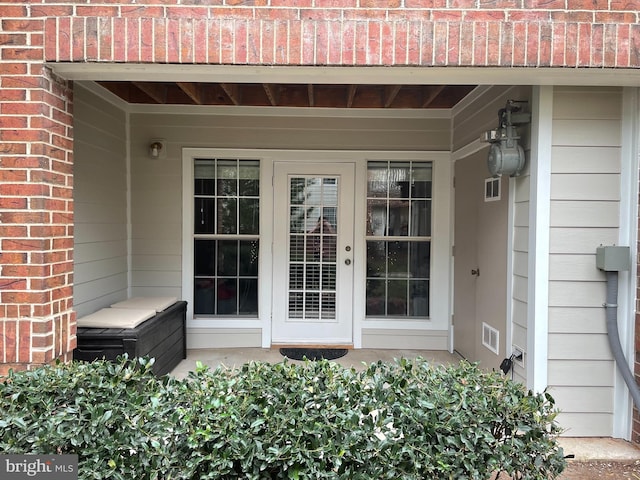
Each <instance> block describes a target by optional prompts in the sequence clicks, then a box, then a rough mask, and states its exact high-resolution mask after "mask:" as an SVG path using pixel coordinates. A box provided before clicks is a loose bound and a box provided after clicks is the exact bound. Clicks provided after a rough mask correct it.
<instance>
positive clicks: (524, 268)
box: [513, 251, 529, 277]
mask: <svg viewBox="0 0 640 480" xmlns="http://www.w3.org/2000/svg"><path fill="white" fill-rule="evenodd" d="M528 270H529V258H528V255H527V253H526V252H521V251H516V252H514V253H513V274H514V275H518V276H520V277H526V276H527V275H528Z"/></svg>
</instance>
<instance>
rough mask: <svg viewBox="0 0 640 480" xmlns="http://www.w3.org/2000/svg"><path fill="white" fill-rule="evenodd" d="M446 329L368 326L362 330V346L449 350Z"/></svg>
mask: <svg viewBox="0 0 640 480" xmlns="http://www.w3.org/2000/svg"><path fill="white" fill-rule="evenodd" d="M448 338H449V337H448V332H447V331H446V330H442V331H437V330H385V329H373V328H367V329H363V331H362V348H395V349H410V350H447V349H448V344H449V340H448Z"/></svg>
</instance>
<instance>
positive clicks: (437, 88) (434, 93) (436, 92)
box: [422, 85, 446, 108]
mask: <svg viewBox="0 0 640 480" xmlns="http://www.w3.org/2000/svg"><path fill="white" fill-rule="evenodd" d="M432 88H433V89H432V90H431V91H429V90H427V95H426V97H425V99H424V102H422V108H427V107H428V106H429V105H431V102H433V101H434V100H435V99H436V97H437V96H438V95H440V94H441V93H442V91H443V90H444V89H445V88H446V85H437V86H435V87H432Z"/></svg>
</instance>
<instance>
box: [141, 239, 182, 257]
mask: <svg viewBox="0 0 640 480" xmlns="http://www.w3.org/2000/svg"><path fill="white" fill-rule="evenodd" d="M131 243H132V247H131V248H132V249H133V251H134V252H144V254H145V255H170V256H173V255H175V254H176V251H179V249H180V248H181V247H180V246H181V245H182V242H181V241H179V240H178V241H174V240H167V239H164V238H143V239H137V238H134V239H133V241H132V242H131ZM177 249H178V250H177Z"/></svg>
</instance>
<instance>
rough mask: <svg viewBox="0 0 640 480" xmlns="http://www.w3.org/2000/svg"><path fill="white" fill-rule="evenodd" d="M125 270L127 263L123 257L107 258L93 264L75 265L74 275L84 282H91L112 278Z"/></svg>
mask: <svg viewBox="0 0 640 480" xmlns="http://www.w3.org/2000/svg"><path fill="white" fill-rule="evenodd" d="M126 270H127V261H126V259H125V258H123V257H116V258H109V259H105V260H98V261H95V262H83V263H77V264H76V265H75V269H74V272H73V273H74V275H75V276H79V277H80V278H82V279H84V282H83V283H85V282H91V281H93V280H98V279H100V278H103V277H112V276H114V275H118V274H120V273H122V272H123V271H126Z"/></svg>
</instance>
